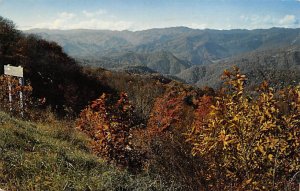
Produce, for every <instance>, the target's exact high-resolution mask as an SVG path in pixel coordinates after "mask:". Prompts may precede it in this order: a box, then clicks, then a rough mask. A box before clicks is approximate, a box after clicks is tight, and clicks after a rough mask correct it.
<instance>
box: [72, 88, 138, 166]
mask: <svg viewBox="0 0 300 191" xmlns="http://www.w3.org/2000/svg"><path fill="white" fill-rule="evenodd" d="M137 121H138V120H137V118H136V117H135V114H134V108H133V106H132V105H131V104H130V103H129V100H128V97H127V94H126V93H121V94H120V95H119V96H118V97H117V98H116V97H113V96H110V95H106V94H103V95H102V96H101V97H100V98H98V99H96V100H95V101H93V102H92V104H91V105H90V106H88V107H87V108H86V109H84V110H83V111H82V112H81V114H80V118H79V119H78V120H77V128H78V129H79V130H81V131H83V132H84V133H86V134H87V135H88V136H89V137H90V138H91V140H92V141H91V145H92V149H93V151H94V152H95V153H97V154H98V155H100V156H102V157H103V158H105V159H107V160H108V161H109V162H113V163H115V164H117V165H119V166H121V167H128V168H129V169H130V170H138V169H139V168H141V166H142V156H141V155H140V154H139V153H138V152H137V151H135V150H134V148H133V147H132V145H131V141H130V140H131V133H130V130H131V128H133V127H135V126H136V125H137Z"/></svg>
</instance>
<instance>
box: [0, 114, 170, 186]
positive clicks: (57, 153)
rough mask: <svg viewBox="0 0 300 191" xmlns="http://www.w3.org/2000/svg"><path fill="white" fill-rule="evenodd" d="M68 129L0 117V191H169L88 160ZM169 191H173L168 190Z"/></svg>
mask: <svg viewBox="0 0 300 191" xmlns="http://www.w3.org/2000/svg"><path fill="white" fill-rule="evenodd" d="M87 145H88V139H87V138H86V137H85V136H84V135H83V134H81V133H79V132H76V131H75V130H74V129H72V128H70V127H66V123H63V122H59V121H55V122H53V123H50V124H49V123H47V124H44V123H31V122H26V121H22V120H18V119H14V118H11V117H9V116H8V115H7V114H5V113H3V112H0V151H1V152H0V188H2V189H5V190H152V189H155V190H168V188H167V187H166V186H165V185H163V184H161V183H159V182H158V181H157V180H156V179H155V178H151V177H150V176H149V175H142V174H139V175H138V176H134V175H131V174H129V173H127V172H126V171H121V170H118V169H116V168H115V167H112V166H111V165H108V164H107V163H106V162H104V161H103V160H101V159H99V158H98V157H96V156H94V155H92V154H91V153H90V152H89V149H88V147H87ZM171 189H174V187H173V188H171Z"/></svg>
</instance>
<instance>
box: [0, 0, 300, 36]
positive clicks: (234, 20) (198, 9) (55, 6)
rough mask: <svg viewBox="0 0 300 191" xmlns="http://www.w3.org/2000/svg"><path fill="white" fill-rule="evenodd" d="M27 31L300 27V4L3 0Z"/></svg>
mask: <svg viewBox="0 0 300 191" xmlns="http://www.w3.org/2000/svg"><path fill="white" fill-rule="evenodd" d="M0 15H1V16H3V17H6V18H8V19H11V20H13V21H14V22H15V23H16V25H17V27H18V28H19V29H21V30H25V29H30V28H50V29H78V28H86V29H110V30H133V31H136V30H144V29H149V28H163V27H174V26H187V27H190V28H197V29H204V28H212V29H235V28H242V29H256V28H271V27H288V28H300V0H0Z"/></svg>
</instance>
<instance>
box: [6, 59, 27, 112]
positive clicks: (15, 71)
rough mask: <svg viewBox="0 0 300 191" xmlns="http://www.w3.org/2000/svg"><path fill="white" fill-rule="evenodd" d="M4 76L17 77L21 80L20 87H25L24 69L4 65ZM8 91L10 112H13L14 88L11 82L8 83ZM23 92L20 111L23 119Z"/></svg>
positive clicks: (21, 93)
mask: <svg viewBox="0 0 300 191" xmlns="http://www.w3.org/2000/svg"><path fill="white" fill-rule="evenodd" d="M4 74H5V75H8V76H15V77H18V78H19V84H20V86H23V85H24V76H23V67H21V66H18V67H15V66H10V65H4ZM8 90H9V110H10V111H12V87H11V81H9V82H8ZM23 108H24V103H23V92H22V91H20V110H21V116H22V117H23V115H24V113H23Z"/></svg>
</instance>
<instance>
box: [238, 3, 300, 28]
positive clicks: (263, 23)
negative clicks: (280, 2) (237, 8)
mask: <svg viewBox="0 0 300 191" xmlns="http://www.w3.org/2000/svg"><path fill="white" fill-rule="evenodd" d="M299 1H300V0H299ZM240 20H241V25H242V26H240V28H247V29H257V28H271V27H290V28H295V27H299V22H298V19H297V18H296V16H295V15H285V16H283V17H281V18H278V17H274V16H270V15H251V16H246V15H241V16H240Z"/></svg>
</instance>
